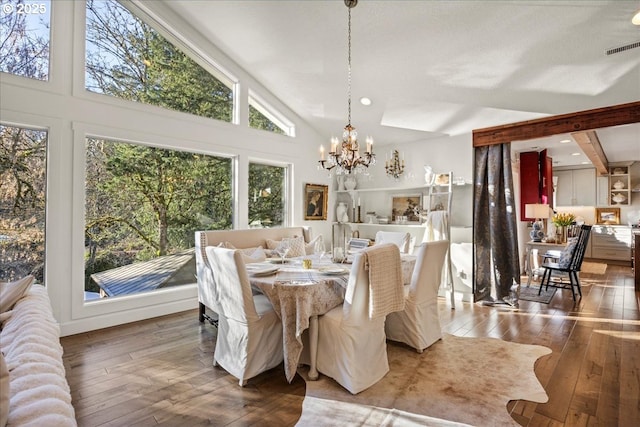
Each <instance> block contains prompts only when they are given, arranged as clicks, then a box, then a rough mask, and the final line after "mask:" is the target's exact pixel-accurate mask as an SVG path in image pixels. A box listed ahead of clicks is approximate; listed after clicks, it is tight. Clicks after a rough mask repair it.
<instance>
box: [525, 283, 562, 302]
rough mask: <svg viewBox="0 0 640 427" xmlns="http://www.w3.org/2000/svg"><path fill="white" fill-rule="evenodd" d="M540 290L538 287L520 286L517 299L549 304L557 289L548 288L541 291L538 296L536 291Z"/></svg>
mask: <svg viewBox="0 0 640 427" xmlns="http://www.w3.org/2000/svg"><path fill="white" fill-rule="evenodd" d="M539 290H540V286H538V285H535V286H520V297H519V299H522V300H525V301H533V302H542V303H545V304H549V302H551V300H552V299H553V296H554V295H555V294H556V291H557V290H558V289H557V288H554V287H550V288H548V289H542V292H540V295H538V291H539Z"/></svg>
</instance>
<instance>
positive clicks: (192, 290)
mask: <svg viewBox="0 0 640 427" xmlns="http://www.w3.org/2000/svg"><path fill="white" fill-rule="evenodd" d="M73 134H74V136H73V140H74V142H73V164H74V168H73V211H74V213H73V230H72V243H71V253H72V256H71V258H72V260H71V263H72V267H71V268H72V277H73V278H74V280H73V284H74V285H73V289H72V298H71V299H72V300H71V314H72V319H73V321H80V320H83V319H84V320H86V319H90V318H91V317H93V316H101V315H109V314H113V315H116V316H118V317H120V318H131V319H137V315H138V314H139V313H140V312H142V313H146V317H154V316H155V315H157V314H156V312H155V308H154V306H156V305H164V306H169V307H172V308H173V309H174V311H186V310H189V309H193V308H194V307H193V300H194V298H197V296H198V291H197V285H196V279H195V277H194V281H193V283H191V284H186V285H181V286H174V287H169V288H163V289H158V290H155V291H153V292H145V293H140V294H132V295H123V296H118V297H117V298H102V299H96V300H87V301H85V299H84V253H85V245H84V238H85V236H84V228H85V196H86V195H85V179H86V155H85V153H86V150H85V144H86V139H87V138H98V139H108V140H113V141H117V142H121V143H130V144H136V145H142V146H147V147H157V148H162V149H169V150H179V151H188V152H191V153H199V154H203V155H209V156H217V157H224V158H228V159H230V161H231V179H232V188H231V204H232V209H234V210H233V213H232V223H234V224H235V222H236V221H237V219H236V218H237V216H238V212H237V209H236V196H235V194H236V188H237V186H238V183H237V179H236V176H237V174H236V156H234V155H230V154H228V153H218V152H213V151H206V150H198V149H197V148H194V147H192V146H191V145H189V146H184V145H180V144H177V142H178V141H176V139H175V138H171V137H168V138H167V137H164V136H158V135H152V134H149V133H138V132H135V131H130V130H126V129H118V128H112V127H105V126H100V125H95V126H94V125H86V124H80V123H75V124H74V129H73ZM98 322H102V323H104V320H98ZM119 323H122V322H119Z"/></svg>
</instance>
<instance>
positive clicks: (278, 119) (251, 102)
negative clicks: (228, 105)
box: [247, 89, 296, 137]
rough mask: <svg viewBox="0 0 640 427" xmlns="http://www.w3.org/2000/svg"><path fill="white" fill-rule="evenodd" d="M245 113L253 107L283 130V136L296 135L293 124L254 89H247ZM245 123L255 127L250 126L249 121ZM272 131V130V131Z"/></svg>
mask: <svg viewBox="0 0 640 427" xmlns="http://www.w3.org/2000/svg"><path fill="white" fill-rule="evenodd" d="M247 104H248V105H247V115H248V114H249V111H248V110H249V107H253V108H255V109H256V110H258V112H260V114H262V115H263V116H265V117H266V118H267V119H269V120H271V122H272V123H273V124H275V125H276V126H278V127H279V128H280V129H281V130H282V131H283V132H284V135H285V136H289V137H295V136H296V128H295V126H294V124H293V123H292V122H291V121H290V120H288V119H287V118H286V117H285V116H284V115H283V114H282V113H280V112H279V111H278V110H277V109H276V108H274V107H273V106H272V105H271V104H269V103H268V102H267V101H265V100H264V98H262V97H261V96H260V95H258V94H257V93H256V92H255V91H253V90H251V89H249V91H248V95H247ZM247 125H248V126H249V127H250V128H251V129H256V130H263V129H257V128H254V127H252V126H251V125H250V124H249V123H247ZM267 132H268V131H267ZM272 133H273V132H272Z"/></svg>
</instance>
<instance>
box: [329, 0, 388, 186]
mask: <svg viewBox="0 0 640 427" xmlns="http://www.w3.org/2000/svg"><path fill="white" fill-rule="evenodd" d="M344 4H345V5H346V6H347V10H348V15H347V30H348V32H347V36H348V37H347V72H348V74H347V75H348V80H347V108H348V119H349V123H348V124H347V125H346V126H345V127H344V130H343V132H342V141H340V140H339V139H338V138H336V137H332V138H331V145H330V149H329V157H328V158H327V159H325V151H324V146H323V145H321V146H320V160H319V161H318V169H325V170H328V171H331V170H332V169H333V168H336V174H338V175H342V174H347V175H348V174H351V173H354V174H355V173H359V172H361V171H364V170H365V169H366V168H368V167H369V166H370V165H375V164H376V155H375V154H373V138H371V137H370V136H367V138H366V147H367V148H366V151H365V152H364V153H363V154H362V155H361V154H360V145H359V144H358V140H357V137H358V133H357V132H356V128H354V127H353V126H351V8H353V7H355V6H356V5H357V4H358V0H344Z"/></svg>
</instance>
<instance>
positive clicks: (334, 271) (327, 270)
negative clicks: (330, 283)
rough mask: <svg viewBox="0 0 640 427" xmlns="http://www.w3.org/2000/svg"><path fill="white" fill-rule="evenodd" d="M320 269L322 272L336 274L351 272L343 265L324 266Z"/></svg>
mask: <svg viewBox="0 0 640 427" xmlns="http://www.w3.org/2000/svg"><path fill="white" fill-rule="evenodd" d="M318 271H319V272H320V273H322V274H335V275H338V274H346V273H348V272H349V270H347V269H346V268H342V267H322V268H320V269H318Z"/></svg>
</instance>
